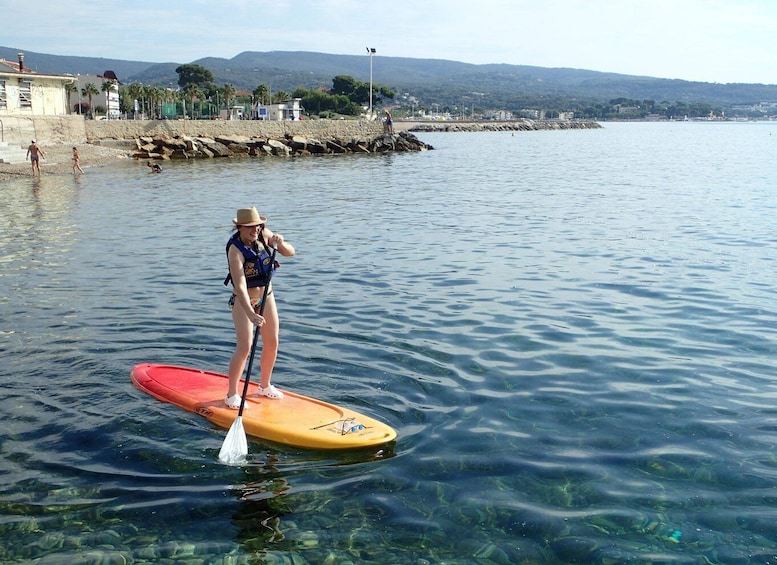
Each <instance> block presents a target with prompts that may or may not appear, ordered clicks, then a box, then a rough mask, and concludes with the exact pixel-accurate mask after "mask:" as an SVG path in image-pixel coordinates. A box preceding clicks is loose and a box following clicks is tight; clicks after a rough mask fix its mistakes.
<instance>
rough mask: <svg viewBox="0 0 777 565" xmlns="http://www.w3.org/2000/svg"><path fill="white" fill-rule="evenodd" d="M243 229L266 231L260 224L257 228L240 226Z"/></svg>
mask: <svg viewBox="0 0 777 565" xmlns="http://www.w3.org/2000/svg"><path fill="white" fill-rule="evenodd" d="M240 227H241V228H248V229H249V230H253V229H258V230H259V231H262V230H263V229H264V224H259V225H257V226H240Z"/></svg>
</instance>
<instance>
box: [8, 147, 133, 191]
mask: <svg viewBox="0 0 777 565" xmlns="http://www.w3.org/2000/svg"><path fill="white" fill-rule="evenodd" d="M77 147H78V153H79V155H80V156H81V168H82V169H83V170H84V174H87V175H88V174H89V169H90V168H93V167H98V166H102V165H107V164H109V163H112V162H114V161H117V160H119V159H131V158H132V153H131V152H130V151H127V150H126V149H115V148H112V147H101V146H99V145H90V144H88V143H84V144H80V145H78V146H77ZM41 148H42V149H43V152H44V153H45V155H46V156H45V157H44V158H43V159H42V160H41V162H40V168H41V174H42V175H65V174H68V175H72V174H73V146H72V145H53V146H46V145H41ZM78 174H81V173H78ZM20 176H32V172H31V167H30V162H29V161H27V162H26V163H18V164H12V165H11V164H6V163H0V183H1V182H5V181H8V180H11V179H14V178H19V177H20Z"/></svg>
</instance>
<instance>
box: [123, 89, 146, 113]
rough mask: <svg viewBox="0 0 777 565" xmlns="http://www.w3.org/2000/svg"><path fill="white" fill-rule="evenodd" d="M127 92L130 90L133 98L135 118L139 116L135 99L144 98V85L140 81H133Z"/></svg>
mask: <svg viewBox="0 0 777 565" xmlns="http://www.w3.org/2000/svg"><path fill="white" fill-rule="evenodd" d="M127 92H129V95H130V98H132V107H133V116H134V117H135V118H137V116H135V114H137V112H136V111H135V101H136V100H138V101H139V100H142V98H143V85H142V84H140V83H139V82H133V83H132V84H130V85H129V86H128V87H127ZM142 111H143V110H142V109H141V112H142Z"/></svg>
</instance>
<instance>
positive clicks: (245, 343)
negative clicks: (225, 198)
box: [224, 208, 294, 410]
mask: <svg viewBox="0 0 777 565" xmlns="http://www.w3.org/2000/svg"><path fill="white" fill-rule="evenodd" d="M232 222H233V223H234V224H235V232H234V234H233V235H232V237H230V238H229V241H228V242H227V261H228V262H229V275H228V276H227V280H226V281H224V284H227V282H228V281H229V280H230V279H231V281H232V297H231V298H230V299H229V306H230V308H231V309H232V320H233V321H234V323H235V333H236V335H237V345H236V347H235V352H234V353H233V354H232V358H231V359H230V361H229V390H227V397H226V399H225V403H226V405H227V406H228V407H229V408H234V409H236V410H237V409H239V408H240V401H241V396H240V395H239V394H238V391H237V385H238V382H239V381H240V377H241V375H242V374H243V369H244V367H245V363H246V359H248V354H249V353H250V351H251V342H252V339H251V338H252V337H253V326H254V325H256V326H258V327H259V330H258V331H260V332H261V336H262V356H261V359H260V370H261V380H260V383H259V396H265V397H267V398H271V399H280V398H283V393H282V392H281V391H280V390H278V389H277V388H275V386H274V385H273V384H272V383H271V382H270V381H271V379H272V372H273V368H274V367H275V359H276V358H277V356H278V333H279V330H280V323H279V320H278V309H277V308H276V306H275V296H274V295H273V291H272V282H271V281H270V278H271V277H272V272H273V271H274V270H275V269H276V268H277V266H278V265H277V263H274V264H273V261H272V260H271V256H272V248H273V247H275V248H276V249H277V250H278V253H280V254H281V255H283V256H284V257H292V256H293V255H294V246H293V245H291V244H290V243H288V242H287V241H285V240H284V239H283V236H282V235H281V234H279V233H273V232H272V231H270V230H269V229H267V228H266V227H265V222H267V218H263V217H261V216H260V215H259V212H257V210H256V208H241V209H239V210H238V211H237V215H236V217H235V219H234V220H232ZM265 285H269V287H268V289H267V298H266V301H267V302H266V304H265V305H264V313H263V314H264V315H263V316H260V315H259V313H258V312H259V310H260V307H261V301H262V296H263V295H264V287H265Z"/></svg>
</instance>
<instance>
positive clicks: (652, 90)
mask: <svg viewBox="0 0 777 565" xmlns="http://www.w3.org/2000/svg"><path fill="white" fill-rule="evenodd" d="M20 50H21V49H17V48H7V47H0V57H3V58H5V59H9V60H16V54H17V52H19V51H20ZM21 51H24V50H21ZM24 52H25V65H27V66H28V67H29V68H31V69H33V70H36V71H38V72H42V73H54V74H102V73H103V72H105V71H106V70H112V71H114V72H115V73H116V75H117V76H118V77H119V80H120V81H121V82H122V83H124V84H128V83H131V82H141V83H144V84H152V85H157V86H172V87H175V86H177V83H178V75H177V74H176V72H175V69H176V67H177V66H178V65H179V64H181V63H172V62H170V63H150V62H141V61H122V60H117V59H103V58H91V57H72V56H59V55H48V54H42V53H35V52H31V51H24ZM189 62H190V63H194V64H198V65H202V66H204V67H206V68H207V69H209V70H210V71H211V72H212V73H213V76H214V79H215V82H216V83H218V84H226V83H231V84H232V85H234V86H235V87H236V88H237V89H244V90H249V91H250V90H253V89H254V88H256V87H257V86H258V85H259V84H265V85H267V86H268V87H269V88H270V90H271V91H273V92H277V91H280V90H284V91H286V92H292V91H293V90H295V89H296V88H297V87H305V88H319V87H324V88H329V87H331V86H332V78H333V77H335V76H337V75H349V76H352V77H354V78H356V79H357V80H360V81H368V80H369V77H370V59H369V56H368V55H367V54H366V53H365V54H364V55H361V56H359V55H332V54H326V53H312V52H304V51H269V52H253V51H246V52H243V53H240V54H239V55H236V56H235V57H233V58H231V59H222V58H216V57H208V58H204V59H199V60H196V61H189ZM373 82H374V84H376V85H383V86H388V87H390V88H392V89H393V90H394V91H395V92H397V93H398V94H399V95H400V96H401V95H404V94H407V95H409V96H412V97H414V98H416V99H417V100H418V101H419V104H426V105H431V104H439V105H440V106H441V107H442V106H444V105H450V106H456V107H466V106H467V105H471V104H472V103H473V101H474V102H476V103H477V104H478V105H479V106H483V107H490V108H506V109H511V110H515V109H519V108H522V107H526V106H531V105H534V106H536V105H537V103H538V102H541V103H543V105H544V106H545V107H556V108H562V107H564V106H569V105H570V104H571V101H575V104H577V105H582V104H596V103H605V102H607V101H610V100H613V99H617V98H628V99H632V100H654V101H656V102H660V101H668V102H671V103H674V102H684V103H704V104H709V105H712V106H716V107H722V108H730V107H731V106H733V105H743V104H755V103H761V102H777V85H762V84H717V83H706V82H691V81H684V80H674V79H672V80H670V79H664V78H655V77H645V76H633V75H623V74H616V73H604V72H597V71H589V70H584V69H568V68H545V67H533V66H524V65H504V64H499V65H495V64H492V65H474V64H469V63H461V62H457V61H447V60H440V59H411V58H405V57H383V56H379V55H376V56H374V57H373Z"/></svg>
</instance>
